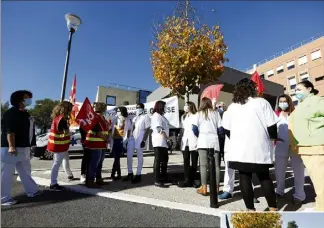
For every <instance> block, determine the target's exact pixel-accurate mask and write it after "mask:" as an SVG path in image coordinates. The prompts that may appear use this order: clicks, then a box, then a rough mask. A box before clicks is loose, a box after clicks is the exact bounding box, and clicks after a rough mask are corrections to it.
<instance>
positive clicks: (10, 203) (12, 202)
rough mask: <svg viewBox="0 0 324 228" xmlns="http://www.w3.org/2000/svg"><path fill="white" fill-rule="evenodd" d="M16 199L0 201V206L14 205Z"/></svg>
mask: <svg viewBox="0 0 324 228" xmlns="http://www.w3.org/2000/svg"><path fill="white" fill-rule="evenodd" d="M17 203H18V201H17V200H14V199H10V200H8V201H6V202H4V203H1V206H11V205H15V204H17Z"/></svg>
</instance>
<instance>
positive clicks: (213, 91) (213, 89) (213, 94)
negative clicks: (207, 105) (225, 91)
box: [200, 84, 224, 100]
mask: <svg viewBox="0 0 324 228" xmlns="http://www.w3.org/2000/svg"><path fill="white" fill-rule="evenodd" d="M223 86H224V85H223V84H217V85H211V86H208V87H207V88H206V89H204V91H203V92H202V93H201V96H200V98H201V99H203V98H204V97H207V98H209V99H211V100H213V99H216V100H217V98H218V97H219V93H220V91H221V89H222V88H223Z"/></svg>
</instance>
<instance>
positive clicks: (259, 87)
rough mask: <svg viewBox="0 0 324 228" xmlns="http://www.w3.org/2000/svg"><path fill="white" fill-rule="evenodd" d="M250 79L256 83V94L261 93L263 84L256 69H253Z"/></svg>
mask: <svg viewBox="0 0 324 228" xmlns="http://www.w3.org/2000/svg"><path fill="white" fill-rule="evenodd" d="M251 81H254V82H255V83H256V85H257V90H258V94H259V95H262V94H263V92H264V85H263V82H262V79H261V77H260V75H259V74H258V72H257V71H255V72H254V73H253V74H252V76H251Z"/></svg>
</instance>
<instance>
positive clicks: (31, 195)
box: [27, 191, 43, 198]
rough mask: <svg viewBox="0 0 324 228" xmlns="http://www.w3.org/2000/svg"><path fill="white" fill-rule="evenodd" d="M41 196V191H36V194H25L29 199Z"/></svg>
mask: <svg viewBox="0 0 324 228" xmlns="http://www.w3.org/2000/svg"><path fill="white" fill-rule="evenodd" d="M42 194H43V192H42V191H37V192H36V193H34V194H27V196H28V197H29V198H34V197H36V196H39V195H42Z"/></svg>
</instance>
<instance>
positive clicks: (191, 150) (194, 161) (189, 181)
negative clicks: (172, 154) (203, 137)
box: [178, 101, 198, 188]
mask: <svg viewBox="0 0 324 228" xmlns="http://www.w3.org/2000/svg"><path fill="white" fill-rule="evenodd" d="M184 111H185V114H184V115H183V116H182V117H181V125H182V130H183V136H182V140H181V150H182V155H183V168H184V181H181V182H180V183H179V184H178V187H180V188H186V187H192V186H193V185H194V180H195V176H196V172H197V166H198V151H197V137H196V136H195V134H194V133H193V131H192V125H193V124H194V118H195V114H196V113H197V108H196V106H195V104H194V103H193V102H190V101H189V102H187V103H186V105H185V106H184ZM190 157H191V165H190Z"/></svg>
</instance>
